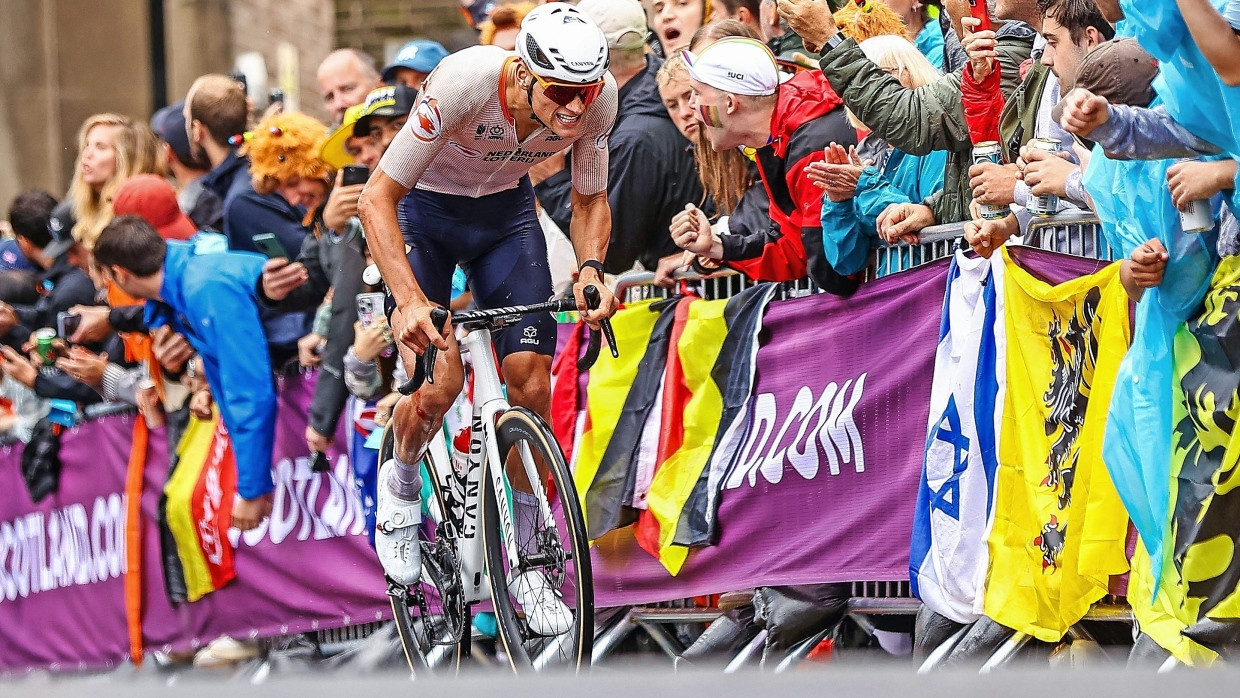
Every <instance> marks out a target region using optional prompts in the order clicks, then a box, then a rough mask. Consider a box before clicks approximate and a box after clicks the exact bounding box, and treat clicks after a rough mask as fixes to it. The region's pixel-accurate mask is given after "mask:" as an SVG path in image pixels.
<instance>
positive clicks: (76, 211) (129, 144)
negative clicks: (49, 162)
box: [69, 114, 163, 249]
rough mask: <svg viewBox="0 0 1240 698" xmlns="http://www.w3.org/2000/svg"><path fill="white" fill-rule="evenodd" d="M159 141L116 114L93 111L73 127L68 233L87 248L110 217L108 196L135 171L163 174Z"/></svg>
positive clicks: (147, 130)
mask: <svg viewBox="0 0 1240 698" xmlns="http://www.w3.org/2000/svg"><path fill="white" fill-rule="evenodd" d="M158 153H159V141H158V140H157V139H156V138H155V134H154V133H152V132H151V129H150V127H148V126H147V125H146V124H145V123H143V122H141V121H134V120H133V119H130V118H129V117H127V116H121V115H120V114H95V115H94V116H92V117H90V118H88V119H87V120H86V121H85V122H83V123H82V128H81V130H79V131H78V157H77V162H76V163H75V165H74V168H73V184H72V185H71V186H70V188H69V198H70V199H71V200H72V202H73V217H74V219H75V220H76V223H75V224H74V226H73V237H74V238H76V239H77V241H78V242H80V243H82V244H83V245H84V246H85V247H86V248H87V249H90V248H91V247H93V246H94V244H95V240H96V239H97V238H98V237H99V233H102V232H103V228H104V226H106V225H107V224H108V223H109V222H110V221H111V220H112V196H113V195H114V194H115V193H116V189H117V187H119V186H120V185H121V183H122V182H124V181H125V180H127V179H129V178H130V177H132V176H134V175H137V174H163V172H162V168H161V167H160V163H159V157H158Z"/></svg>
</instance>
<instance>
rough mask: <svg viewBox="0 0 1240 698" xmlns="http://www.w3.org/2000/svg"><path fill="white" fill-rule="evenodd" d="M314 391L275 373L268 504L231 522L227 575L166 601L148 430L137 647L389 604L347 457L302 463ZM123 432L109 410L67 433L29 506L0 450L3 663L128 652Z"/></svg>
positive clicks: (368, 613)
mask: <svg viewBox="0 0 1240 698" xmlns="http://www.w3.org/2000/svg"><path fill="white" fill-rule="evenodd" d="M312 394H313V380H312V379H309V378H303V377H297V378H291V379H288V380H285V381H283V385H282V386H281V390H280V400H281V403H280V417H279V419H280V421H279V423H278V425H277V436H276V450H275V467H274V470H273V474H274V478H275V484H276V489H275V494H274V505H273V511H272V516H271V518H270V519H268V520H267V521H266V522H264V523H263V524H262V525H261V526H260V527H259V528H257V529H255V530H253V531H249V532H246V533H245V534H240V535H238V532H237V531H236V530H235V529H234V530H233V531H232V534H233V536H232V537H233V543H234V545H236V557H235V559H236V569H237V579H236V580H235V581H234V582H232V583H231V584H229V585H228V586H226V587H225V588H223V589H221V590H219V591H217V592H215V593H212V594H209V595H208V596H206V597H205V598H203V599H201V600H199V601H197V602H194V603H185V604H181V605H180V606H179V607H177V608H173V607H172V606H171V605H170V604H169V603H168V601H167V596H166V594H165V591H164V582H163V575H162V571H161V564H160V548H159V537H158V529H157V528H156V525H155V515H156V511H157V506H158V500H159V494H160V492H161V490H162V488H163V484H164V482H165V480H166V475H167V468H168V459H167V447H166V441H165V439H164V433H163V431H162V430H157V431H155V432H152V434H151V439H150V448H149V450H148V454H147V468H146V487H145V490H144V494H143V498H142V515H143V529H142V536H143V540H142V548H143V562H142V565H143V567H142V569H143V584H144V592H145V593H144V600H143V629H144V636H145V642H146V647H147V649H148V650H160V649H164V650H167V649H185V648H190V647H196V646H201V645H203V644H206V643H207V642H210V641H211V640H213V639H215V638H216V637H219V636H221V635H229V636H232V637H238V638H247V637H266V636H273V635H279V634H283V633H295V632H302V631H309V630H316V629H326V628H334V627H340V626H344V625H351V624H356V623H363V622H368V621H374V620H377V619H381V618H387V617H390V616H391V610H390V607H389V606H388V603H387V598H386V596H385V594H384V590H385V584H384V581H383V573H382V571H381V570H380V567H379V563H378V560H377V559H376V558H375V555H374V552H373V551H372V550H371V548H370V547H369V545H368V544H367V542H366V535H365V530H364V525H363V518H362V508H361V504H360V502H359V500H358V496H357V490H356V488H355V487H354V485H353V483H352V475H351V474H350V468H349V464H348V459H347V457H346V456H345V455H343V454H342V453H340V452H336V453H333V454H331V456H332V470H331V472H328V473H322V474H319V473H312V472H311V471H310V468H309V453H308V450H307V447H306V444H305V440H304V433H305V429H306V416H305V415H306V408H307V406H308V405H309V403H310V398H311V396H312ZM132 431H133V422H132V420H131V419H130V418H124V417H112V418H107V419H103V420H100V421H98V422H93V423H87V424H84V425H82V426H80V427H78V428H75V429H73V430H70V431H69V432H67V433H66V434H65V435H64V436H63V438H62V448H61V460H62V463H63V468H62V471H61V479H60V490H59V492H57V493H55V494H53V495H51V496H49V497H48V498H47V499H45V500H44V501H43V502H41V503H40V504H39V505H38V506H35V505H33V504H32V503H31V502H30V500H29V496H28V495H27V494H26V486H25V484H24V483H23V481H22V478H21V469H20V458H21V455H20V454H21V450H20V448H5V449H3V451H2V452H0V487H2V488H3V489H2V490H0V636H2V637H4V638H5V641H4V642H0V670H9V671H13V670H22V669H33V668H49V669H53V670H57V669H60V670H78V669H89V668H102V667H109V666H114V665H116V664H117V663H119V662H121V661H124V660H125V659H127V657H128V654H129V642H128V636H127V629H126V628H127V626H126V620H125V604H124V585H123V580H122V576H123V574H124V571H125V569H126V564H125V552H124V535H125V533H124V532H125V525H126V516H125V494H124V483H125V469H126V465H127V462H128V458H129V449H130V446H131V444H132ZM341 436H343V434H341ZM343 442H344V439H343V438H338V439H337V443H343Z"/></svg>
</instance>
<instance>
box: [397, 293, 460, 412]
mask: <svg viewBox="0 0 1240 698" xmlns="http://www.w3.org/2000/svg"><path fill="white" fill-rule="evenodd" d="M447 322H448V311H447V310H446V309H444V308H439V307H436V308H435V309H434V310H431V323H432V324H434V325H435V327H437V328H438V329H439V331H440V332H443V328H444V326H445V325H446V324H447ZM438 357H439V348H438V347H436V346H435V345H434V344H431V345H430V346H428V347H426V351H424V352H422V359H421V360H420V361H418V362H417V363H416V364H414V368H413V376H412V377H411V378H410V379H409V380H407V381H405V383H404V384H403V385H401V386H400V387H398V388H397V389H396V392H398V393H400V394H401V395H413V394H414V393H416V392H417V391H418V389H419V388H421V387H422V384H423V383H429V384H430V385H434V384H435V360H436V359H437V358H438Z"/></svg>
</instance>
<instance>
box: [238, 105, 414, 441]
mask: <svg viewBox="0 0 1240 698" xmlns="http://www.w3.org/2000/svg"><path fill="white" fill-rule="evenodd" d="M417 94H418V93H417V91H416V90H414V89H413V88H410V87H406V86H405V85H394V86H388V85H385V86H383V87H379V88H377V89H375V90H373V91H371V93H370V94H369V95H367V97H366V101H365V103H364V104H362V105H361V108H360V109H359V110H358V112H357V114H356V118H355V119H354V121H353V123H352V124H350V126H349V128H350V129H351V130H352V139H353V140H365V141H366V142H368V143H369V144H370V145H371V146H372V147H373V148H374V150H375V159H376V160H378V158H379V157H381V156H382V155H383V152H384V151H386V150H387V147H388V145H390V144H391V142H392V138H394V137H395V136H396V134H397V133H399V132H400V129H401V128H402V127H403V126H404V125H405V122H406V121H407V120H408V118H409V113H410V112H411V111H412V110H413V107H414V105H415V103H416V101H417ZM345 121H346V122H348V121H349V118H348V116H347V115H346V119H345ZM342 128H343V126H342ZM372 134H373V135H372ZM336 138H337V140H339V136H336ZM329 140H330V138H329ZM326 148H327V146H326V144H325V145H324V150H325V151H326ZM342 175H343V173H342ZM336 184H337V186H336V187H335V188H334V189H333V190H332V193H331V196H330V197H329V199H328V202H327V205H326V206H325V207H324V210H323V216H322V218H323V223H324V225H325V226H326V228H327V230H326V231H325V232H324V234H323V235H321V236H307V237H306V240H305V243H304V244H303V246H302V248H301V254H300V256H299V257H298V260H297V263H295V264H287V263H286V262H285V260H272V261H269V262H268V263H267V266H266V268H265V270H264V274H263V281H264V293H263V295H264V296H265V297H266V299H268V300H271V301H272V302H274V303H276V304H277V307H278V308H279V309H280V310H283V311H288V312H299V311H301V312H304V311H309V310H313V308H314V307H315V306H317V305H318V304H319V303H321V302H322V301H323V299H324V298H325V297H326V295H327V292H328V289H329V288H334V289H335V290H334V293H333V294H332V298H331V305H330V312H329V320H328V322H327V329H326V331H325V332H324V334H323V335H322V336H323V337H324V342H323V344H322V345H321V351H322V354H321V362H320V364H319V365H320V367H321V369H322V371H321V372H320V374H319V379H318V382H317V383H316V384H315V389H314V400H313V401H312V402H311V404H310V411H309V415H310V419H309V424H308V425H307V427H306V443H307V444H308V445H309V447H310V450H311V451H315V452H326V451H327V449H328V448H329V447H330V446H331V444H332V440H333V437H334V435H335V433H336V424H337V423H338V422H339V421H340V415H341V413H342V412H343V411H344V407H345V402H346V400H347V398H348V392H347V390H346V387H347V386H346V385H345V384H344V382H343V372H344V357H345V353H346V351H347V350H348V348H349V345H350V344H352V343H353V325H354V323H355V322H356V321H357V304H356V300H355V299H356V297H357V294H358V293H360V292H361V291H362V270H363V269H365V264H364V251H365V247H366V245H365V240H364V239H363V238H362V235H361V223H360V221H358V220H357V218H356V216H357V202H358V198H359V197H360V196H361V194H362V188H363V186H364V185H361V184H354V185H351V186H344V184H343V180H341V178H340V177H337V182H336ZM286 264H287V266H286ZM285 281H287V283H283V282H285ZM294 283H296V284H299V285H298V286H297V287H295V289H292V290H288V291H285V288H289V287H291V286H292V284H294ZM284 294H287V295H284Z"/></svg>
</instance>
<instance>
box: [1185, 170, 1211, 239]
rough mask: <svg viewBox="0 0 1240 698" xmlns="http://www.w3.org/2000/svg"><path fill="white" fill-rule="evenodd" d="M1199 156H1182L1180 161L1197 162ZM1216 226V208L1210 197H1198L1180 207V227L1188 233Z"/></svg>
mask: <svg viewBox="0 0 1240 698" xmlns="http://www.w3.org/2000/svg"><path fill="white" fill-rule="evenodd" d="M1196 161H1197V158H1181V159H1180V160H1178V162H1196ZM1212 228H1214V209H1212V208H1211V207H1210V201H1209V199H1198V200H1196V201H1190V202H1188V203H1186V204H1184V208H1182V209H1180V229H1181V230H1183V231H1184V232H1186V233H1204V232H1206V231H1207V230H1210V229H1212Z"/></svg>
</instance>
